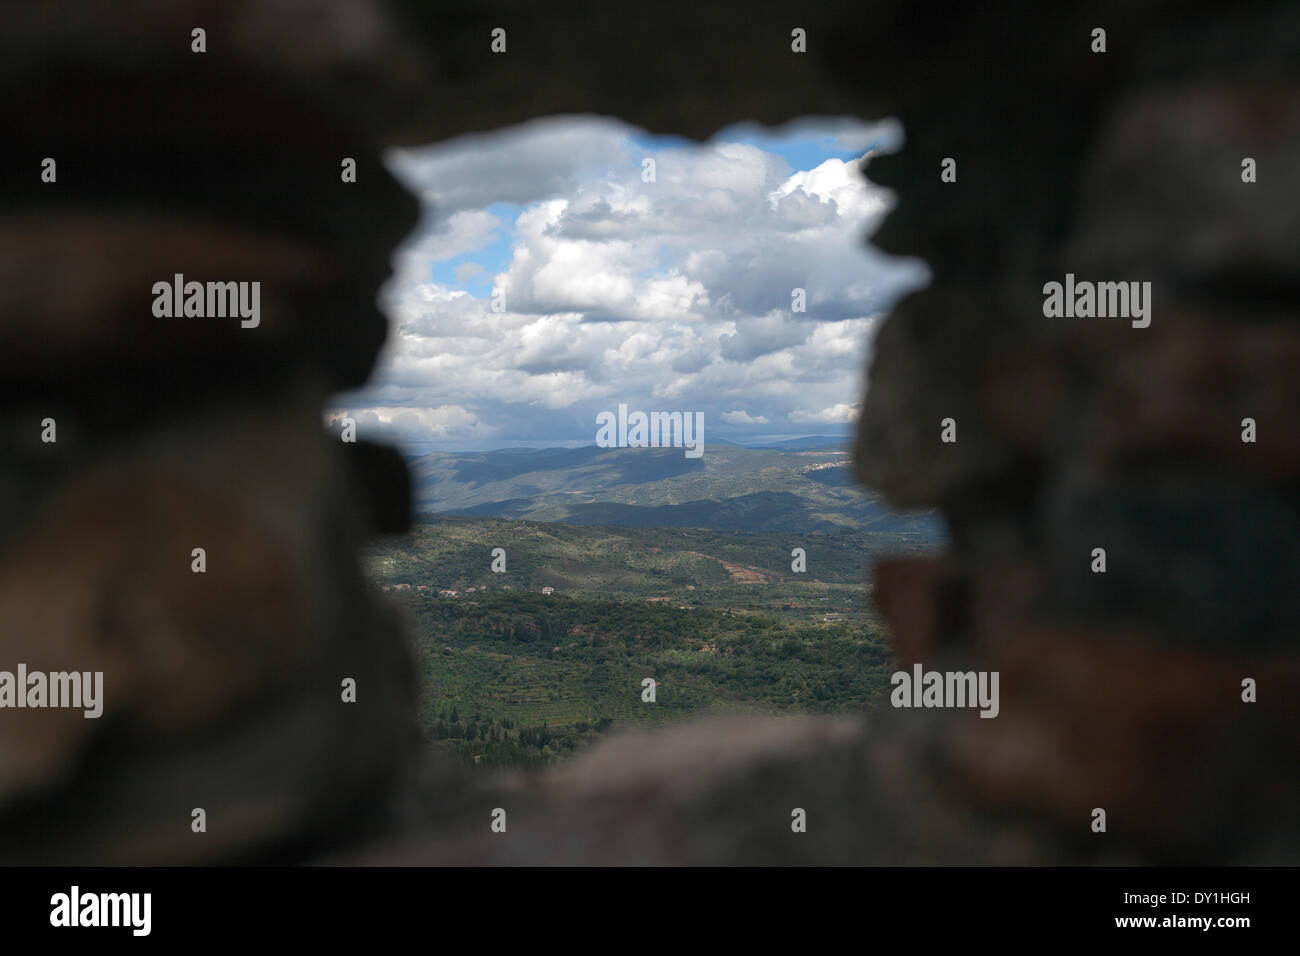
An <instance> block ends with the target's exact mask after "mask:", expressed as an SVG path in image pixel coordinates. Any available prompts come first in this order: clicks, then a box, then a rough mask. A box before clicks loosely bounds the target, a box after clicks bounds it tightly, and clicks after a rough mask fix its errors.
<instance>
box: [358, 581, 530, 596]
mask: <svg viewBox="0 0 1300 956" xmlns="http://www.w3.org/2000/svg"><path fill="white" fill-rule="evenodd" d="M502 587H504V588H505V589H506V590H509V589H510V585H508V584H505V585H502ZM383 589H384V590H385V591H409V590H411V585H409V584H385V585H383ZM415 590H417V591H432V590H433V588H431V587H429V585H427V584H417V585H415ZM486 590H487V587H486V586H482V587H473V588H466V589H465V593H466V594H473V593H474V592H475V591H486ZM460 593H461V592H460V591H458V590H456V589H454V588H442V589H440V590H439V591H438V597H443V598H454V597H460ZM542 593H543V594H554V593H555V588H553V587H544V588H542Z"/></svg>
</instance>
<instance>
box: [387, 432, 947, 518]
mask: <svg viewBox="0 0 1300 956" xmlns="http://www.w3.org/2000/svg"><path fill="white" fill-rule="evenodd" d="M409 467H410V471H411V476H412V484H413V491H414V496H415V507H416V510H417V511H421V512H426V513H428V512H435V513H439V514H452V515H466V516H475V517H496V518H516V519H526V520H530V521H549V522H563V523H566V524H575V525H616V526H624V527H635V528H653V527H668V528H686V527H692V528H717V529H722V530H729V531H792V532H804V533H807V532H812V531H821V532H834V531H869V530H879V531H887V532H889V533H892V534H905V535H908V536H909V537H911V536H915V537H917V538H919V539H924V540H929V539H932V538H935V537H937V536H939V535H941V534H942V531H941V528H940V525H939V522H938V521H937V519H936V518H935V516H934V515H933V514H932V513H929V512H906V513H899V512H894V511H891V510H890V509H889V508H887V507H886V506H885V505H884V503H883V502H882V501H880V499H879V498H878V497H877V496H876V495H873V494H871V493H869V492H867V491H866V490H864V489H862V488H859V487H858V486H856V485H855V484H854V483H853V480H852V476H851V473H850V459H849V451H848V448H847V447H846V446H845V443H844V440H843V439H837V438H828V437H821V436H817V437H810V438H796V439H792V440H789V441H784V442H778V443H775V444H773V445H771V446H768V447H762V448H746V447H742V446H740V445H734V444H730V443H724V442H720V441H711V442H708V443H707V444H706V445H705V450H704V455H703V457H702V458H687V457H685V455H684V454H683V450H682V449H681V448H599V447H596V446H594V445H589V446H586V447H582V448H511V449H503V450H500V451H489V452H438V453H434V454H430V455H424V456H421V457H419V458H415V459H413V460H411V461H410V462H409Z"/></svg>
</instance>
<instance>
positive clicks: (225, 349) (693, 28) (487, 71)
mask: <svg viewBox="0 0 1300 956" xmlns="http://www.w3.org/2000/svg"><path fill="white" fill-rule="evenodd" d="M0 16H2V17H3V22H4V24H5V29H4V30H0V84H2V85H3V94H4V95H3V97H2V98H0V102H3V103H4V104H5V105H4V107H3V109H4V122H5V125H6V128H7V130H8V132H9V133H10V134H11V135H10V136H9V137H8V139H9V142H10V145H9V146H7V147H6V148H5V150H4V163H5V168H4V174H3V177H2V178H0V190H2V191H3V198H4V202H3V207H2V212H0V270H3V276H2V278H3V281H0V302H2V303H3V305H2V311H0V401H2V402H3V404H4V411H3V415H2V416H0V428H2V429H3V435H4V448H5V452H4V455H3V456H2V457H0V491H2V492H3V493H2V494H0V669H6V668H12V667H14V666H15V665H16V664H17V662H19V661H23V662H25V663H26V664H27V665H28V667H29V669H32V670H47V671H55V670H65V669H76V670H102V671H103V672H104V675H105V678H104V683H105V700H104V714H103V716H102V717H101V718H99V719H96V720H87V719H84V718H83V717H82V716H81V714H80V712H77V711H55V710H0V861H3V862H41V863H67V862H72V863H174V862H216V861H250V862H258V861H277V862H279V861H308V860H326V861H330V862H362V863H364V862H404V863H439V862H456V863H475V862H494V863H501V862H506V863H509V862H526V863H544V862H597V863H633V862H650V863H727V862H744V863H937V862H942V863H1010V862H1029V863H1131V862H1201V863H1209V862H1268V863H1290V864H1294V863H1297V862H1300V827H1298V823H1300V821H1298V820H1297V795H1298V794H1300V778H1298V777H1297V769H1296V768H1297V766H1298V765H1300V764H1298V761H1297V757H1300V753H1298V750H1300V747H1298V746H1297V740H1298V739H1300V734H1298V732H1300V713H1298V711H1300V703H1298V701H1300V696H1297V691H1298V690H1300V655H1298V654H1297V653H1296V651H1295V648H1294V638H1295V635H1296V633H1297V624H1300V603H1298V602H1300V596H1298V595H1300V589H1298V588H1297V580H1298V579H1300V575H1298V574H1297V570H1298V568H1300V554H1298V551H1300V544H1298V541H1300V536H1298V535H1297V529H1298V526H1300V520H1298V519H1300V515H1297V500H1298V497H1297V494H1296V491H1297V475H1298V471H1300V425H1298V424H1297V418H1296V409H1297V408H1300V401H1297V398H1298V396H1297V391H1298V390H1300V389H1298V386H1297V382H1298V381H1300V332H1298V331H1297V327H1296V324H1295V316H1296V302H1297V296H1296V295H1295V293H1296V292H1297V291H1300V288H1298V283H1297V276H1298V275H1300V272H1298V271H1297V265H1300V262H1298V260H1300V241H1298V240H1300V228H1297V227H1298V226H1300V222H1298V219H1300V58H1297V57H1296V56H1295V55H1294V42H1293V41H1294V37H1295V36H1297V35H1300V8H1296V7H1295V6H1294V5H1293V4H1287V3H1281V2H1279V3H1267V2H1242V3H1237V4H1233V5H1221V4H1212V3H1173V2H1146V3H1133V2H1123V3H1121V2H1118V0H1114V2H1102V3H1094V4H1075V3H1067V4H1031V3H1027V2H1023V3H1022V2H1011V3H1006V4H1001V5H996V9H989V8H987V7H984V8H970V9H963V10H961V11H960V12H958V11H951V12H949V11H947V10H943V9H933V10H932V9H920V8H918V7H917V6H916V5H915V4H903V3H896V2H888V3H861V4H857V5H852V6H849V5H839V4H834V5H832V4H827V5H825V6H824V8H821V7H814V8H812V9H809V8H808V7H807V6H806V5H805V4H794V3H775V2H764V0H758V2H753V3H745V4H731V3H724V4H687V3H675V2H673V3H656V4H649V5H642V6H634V7H630V8H626V9H625V8H619V7H612V6H610V5H608V4H596V3H592V4H580V3H562V4H536V3H531V2H529V3H525V2H516V3H496V4H471V3H468V2H455V0H453V2H439V3H433V2H429V3H421V2H416V0H407V2H397V0H388V2H385V0H318V2H317V0H127V2H122V3H117V4H111V5H110V4H84V3H81V2H79V0H46V2H43V3H40V4H31V3H27V2H22V0H3V2H0ZM495 27H504V28H505V29H506V30H507V35H508V49H507V52H506V53H505V54H502V55H493V54H492V53H491V52H490V50H489V42H490V36H489V34H490V31H491V30H492V29H493V28H495ZM794 27H803V28H804V29H805V30H806V31H807V36H808V52H807V53H806V54H793V53H791V51H790V31H791V30H792V29H793V28H794ZM1095 27H1102V28H1105V30H1106V31H1107V50H1106V52H1105V53H1094V52H1092V50H1091V45H1092V38H1091V31H1092V30H1093V28H1095ZM194 28H203V29H204V30H205V31H206V44H207V47H206V52H204V53H195V52H193V51H192V49H191V42H192V39H191V31H192V30H193V29H194ZM585 112H594V113H601V114H608V115H613V116H617V117H619V118H621V119H623V120H626V121H628V122H630V123H634V124H637V125H640V126H642V127H644V128H646V129H648V130H650V131H652V132H656V133H670V132H671V133H680V134H684V135H687V136H691V137H694V138H696V139H705V138H707V137H708V136H709V135H710V134H712V133H713V132H714V131H715V130H717V129H719V128H721V127H723V126H726V125H729V124H730V123H733V122H736V121H739V120H743V119H754V120H758V121H761V122H764V123H768V124H777V123H779V122H782V121H784V120H786V119H789V118H793V117H798V116H803V115H811V114H821V115H834V114H843V113H848V114H854V115H856V116H859V117H862V118H865V119H878V118H884V117H887V116H897V117H898V118H899V119H900V120H901V121H902V123H903V127H904V130H905V133H906V145H905V148H904V149H903V150H902V151H901V152H900V153H898V154H896V155H893V156H885V157H878V158H875V159H873V161H872V163H871V165H870V168H869V175H870V176H871V177H872V179H873V180H875V181H876V182H879V183H882V184H884V185H887V186H889V187H890V188H891V189H893V190H894V191H895V192H896V194H897V199H898V205H897V208H896V209H895V210H894V212H893V213H892V214H891V215H890V217H889V218H888V219H887V220H886V222H885V225H884V226H883V228H882V229H881V231H880V232H879V233H878V234H877V235H876V236H874V237H872V239H871V241H872V242H873V243H874V244H875V245H877V246H879V247H881V248H883V249H884V250H886V251H887V252H890V253H893V254H897V255H915V256H920V257H923V258H924V259H925V260H926V262H927V263H928V264H929V266H930V268H931V269H932V270H933V273H934V281H933V283H932V285H931V286H930V287H929V288H928V289H926V290H925V291H922V292H920V293H917V294H914V295H912V296H909V297H908V298H907V299H905V300H904V301H903V302H901V303H900V304H899V305H898V307H897V308H896V309H895V310H894V312H893V314H892V315H891V317H890V318H889V319H888V320H887V322H886V323H885V324H884V326H883V327H882V329H881V331H880V333H879V338H878V340H877V342H876V346H875V358H874V360H873V363H872V367H871V368H870V370H869V380H870V388H869V392H868V394H867V397H866V402H865V407H864V411H863V415H862V418H861V422H860V430H859V440H858V449H857V468H858V475H859V477H860V479H861V480H862V481H863V482H864V483H866V484H869V485H871V486H874V487H876V488H878V489H880V490H882V491H884V492H885V493H886V494H887V495H888V496H889V497H890V498H891V500H893V501H894V502H895V503H896V504H899V505H923V506H934V507H938V508H940V509H941V511H942V513H943V514H944V516H945V518H946V519H947V521H948V524H949V527H950V529H951V537H952V544H951V547H950V549H949V553H948V554H946V555H944V556H943V557H941V558H938V559H934V560H925V561H895V562H886V563H884V564H882V565H881V566H880V567H878V568H877V569H876V571H875V575H874V581H872V582H865V583H864V586H867V587H871V588H873V589H874V593H875V599H876V602H877V604H878V605H879V607H880V608H881V610H882V612H883V613H884V614H885V616H886V618H887V619H888V621H889V623H890V625H891V628H892V631H893V637H894V641H895V647H896V652H897V656H898V658H899V661H900V664H901V665H902V666H904V667H905V668H910V667H911V666H912V664H913V663H915V662H920V663H922V664H924V666H925V667H926V668H927V669H939V670H945V669H962V670H966V669H982V670H997V671H998V672H999V673H1000V674H1001V689H1002V701H1001V712H1000V714H999V716H998V717H997V718H996V719H993V720H981V719H979V718H978V716H977V714H976V713H975V712H972V711H949V710H902V709H900V710H893V709H889V708H886V709H884V710H882V711H881V712H879V713H877V714H875V715H873V716H872V717H871V718H869V719H868V720H865V721H856V720H848V719H835V720H831V719H814V718H802V719H780V720H777V719H753V720H735V719H719V720H711V721H702V722H696V723H692V724H688V725H684V726H680V727H677V728H674V729H671V730H668V731H664V732H658V733H655V734H653V735H629V736H622V737H616V738H613V739H610V740H608V741H606V742H605V743H603V744H601V745H600V746H599V747H598V748H597V749H596V750H595V751H593V752H592V753H590V754H589V755H587V756H586V757H584V758H582V759H580V760H577V761H575V762H572V763H570V764H567V765H565V766H563V767H561V768H558V769H556V770H554V771H552V772H550V773H548V774H546V775H544V776H542V777H541V778H539V779H538V778H527V777H513V776H489V775H486V774H475V773H469V772H467V771H464V770H462V769H459V768H455V767H444V766H439V765H430V764H429V763H428V761H427V760H426V759H424V758H423V757H422V756H421V754H420V751H419V744H418V735H417V734H416V732H415V728H414V699H415V694H416V692H417V689H416V687H415V686H414V678H413V674H412V669H411V667H410V664H409V660H408V652H407V650H406V646H405V643H404V639H403V636H402V634H401V630H400V627H399V625H398V623H397V622H396V621H395V620H394V619H393V616H392V614H391V613H390V612H389V611H388V610H386V609H385V608H384V607H382V606H377V605H376V604H375V603H374V599H373V597H372V596H370V595H369V594H368V593H367V592H366V591H365V590H364V588H363V582H362V578H361V575H360V572H359V568H358V563H357V558H356V555H357V551H358V548H359V546H360V544H361V543H362V542H363V541H364V540H365V539H366V537H367V536H370V535H374V534H379V533H388V532H393V531H398V530H401V529H402V528H403V527H404V526H405V522H406V520H407V518H406V516H407V510H408V503H409V491H408V488H407V484H406V475H405V470H404V467H403V465H402V464H401V461H400V459H399V458H398V457H397V456H396V455H395V453H393V452H391V451H388V450H386V449H382V448H377V447H372V446H367V445H364V444H359V445H356V446H351V445H344V444H343V443H340V442H337V441H331V440H329V439H327V438H326V436H325V433H324V429H323V426H322V421H321V408H322V403H323V402H324V401H325V399H326V398H327V397H328V396H329V395H330V394H331V393H332V392H334V391H337V390H340V389H342V388H347V387H351V386H355V385H357V384H359V383H361V382H362V381H364V380H365V378H366V376H367V374H368V373H369V370H370V368H371V367H372V365H373V362H374V360H375V356H376V354H377V352H378V349H379V347H380V346H381V344H382V342H383V339H384V335H385V328H386V325H385V321H384V319H383V317H382V316H381V315H380V314H379V313H378V311H377V309H376V306H375V294H376V291H377V289H378V287H379V285H380V283H381V282H382V281H383V279H384V277H385V276H386V274H387V270H388V257H389V254H390V253H391V251H392V250H393V248H394V247H395V246H396V244H397V243H398V241H399V240H400V239H401V238H402V236H403V235H404V234H405V233H406V232H407V231H408V230H409V229H410V228H411V227H412V226H413V225H414V222H415V216H416V202H415V199H414V198H413V197H411V196H409V195H407V194H405V193H404V192H403V191H402V190H401V189H400V188H399V187H398V186H397V185H396V183H395V182H394V181H393V180H392V179H391V177H390V176H389V175H388V174H387V173H386V172H385V171H384V170H383V167H382V166H381V164H380V156H381V152H382V150H383V148H384V147H386V146H389V145H396V144H401V145H406V144H416V143H425V142H433V141H437V140H441V139H445V138H448V137H451V136H454V135H457V134H460V133H464V132H469V131H477V130H487V129H493V128H498V127H501V126H505V125H510V124H513V123H517V122H520V121H523V120H525V119H528V118H532V117H535V116H539V115H546V114H555V113H585ZM47 157H49V158H53V159H54V160H55V161H56V163H57V167H56V168H57V178H56V179H55V181H54V182H44V181H42V175H41V174H42V161H43V160H44V159H45V158H47ZM345 157H350V158H354V159H355V160H356V162H357V169H358V175H357V181H356V182H355V183H343V182H342V181H341V178H340V163H341V161H342V160H343V159H344V158H345ZM945 157H952V158H954V159H956V161H957V170H958V176H957V181H956V182H951V183H946V182H942V181H941V180H940V162H941V160H942V159H943V158H945ZM1245 157H1251V158H1253V159H1254V160H1255V161H1256V164H1257V170H1258V172H1257V181H1256V182H1253V183H1244V182H1243V181H1242V176H1241V168H1242V167H1241V163H1242V159H1243V158H1245ZM1067 272H1069V273H1075V274H1077V275H1078V276H1079V277H1080V278H1081V279H1098V280H1116V281H1120V280H1122V281H1150V282H1151V283H1152V287H1153V297H1152V303H1153V308H1152V322H1151V325H1150V327H1148V328H1144V329H1138V328H1132V327H1130V325H1129V323H1128V322H1124V321H1116V320H1105V319H1077V320H1070V319H1049V318H1045V317H1044V315H1043V312H1042V288H1043V284H1044V283H1045V282H1048V281H1060V280H1061V279H1062V277H1063V276H1064V274H1065V273H1067ZM175 273H182V274H186V275H189V276H193V277H195V278H200V279H207V278H212V277H213V276H220V277H222V278H230V279H246V280H259V281H261V283H262V313H261V321H260V325H259V326H258V327H257V328H256V329H245V328H241V326H240V323H239V322H238V321H236V320H230V319H162V318H157V317H155V316H154V315H153V314H152V313H151V311H150V304H151V302H152V296H151V295H150V294H149V291H148V290H149V289H150V287H151V285H152V283H153V282H155V281H158V280H168V279H170V278H171V277H172V276H173V274H175ZM946 418H951V419H953V420H954V421H955V423H956V429H957V441H956V442H953V443H946V442H943V441H941V439H940V423H941V421H942V420H943V419H946ZM1244 418H1251V419H1253V420H1254V421H1255V423H1256V430H1257V434H1256V440H1255V441H1254V442H1250V443H1247V442H1243V441H1242V437H1241V435H1242V424H1241V423H1242V419H1244ZM46 419H53V420H54V421H55V423H56V428H57V441H54V442H50V441H43V440H42V435H43V433H45V432H46V426H45V425H44V424H43V423H44V422H45V420H46ZM200 547H201V548H203V549H205V552H206V562H207V570H206V571H205V572H204V573H202V574H199V573H195V572H193V571H192V570H191V563H192V560H193V558H192V549H194V548H200ZM1097 547H1103V548H1105V549H1106V553H1107V561H1108V567H1107V571H1106V573H1105V574H1094V573H1092V571H1091V569H1090V565H1091V562H1092V560H1093V559H1092V556H1091V555H1092V551H1093V549H1094V548H1097ZM349 677H350V678H353V679H355V680H356V681H357V685H358V698H357V703H355V704H342V703H341V702H340V692H339V688H340V682H341V681H342V680H343V679H344V678H349ZM1245 678H1253V679H1254V680H1255V681H1257V684H1258V700H1257V702H1255V703H1245V702H1243V700H1242V681H1243V679H1245ZM198 807H202V808H204V809H205V811H206V813H207V816H208V828H207V832H206V833H202V834H196V833H194V832H192V830H191V812H192V810H193V809H194V808H198ZM497 807H501V808H505V809H507V811H508V813H509V819H510V824H509V831H508V833H507V834H505V835H502V834H494V833H491V832H490V830H489V827H488V824H489V820H490V816H489V815H490V813H491V811H492V810H493V809H494V808H497ZM795 807H800V808H804V809H805V810H806V811H807V815H808V821H809V822H808V831H807V832H806V833H802V834H794V833H792V832H791V828H790V819H791V810H792V808H795ZM1098 807H1100V808H1104V809H1106V810H1107V814H1108V828H1107V832H1106V833H1104V834H1099V833H1094V832H1092V829H1091V827H1090V823H1091V819H1092V818H1091V812H1092V810H1093V809H1094V808H1098Z"/></svg>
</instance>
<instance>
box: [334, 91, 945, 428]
mask: <svg viewBox="0 0 1300 956" xmlns="http://www.w3.org/2000/svg"><path fill="white" fill-rule="evenodd" d="M901 143H902V135H901V131H900V130H899V128H898V126H897V124H895V123H885V124H877V125H870V124H866V123H863V122H861V121H858V120H852V119H823V120H816V121H813V120H805V121H802V122H800V123H796V124H790V125H787V126H785V127H782V128H780V129H765V128H763V127H760V126H756V125H742V126H736V127H732V128H730V129H727V130H723V131H722V132H720V133H719V134H718V135H716V136H715V137H714V138H713V139H712V140H710V141H709V142H708V143H702V144H701V143H694V142H692V141H690V140H685V139H679V138H675V137H663V136H652V135H650V134H648V133H646V132H644V131H642V130H639V129H637V128H635V127H632V126H628V125H626V124H624V123H621V122H618V121H616V120H612V119H605V118H599V117H592V116H573V117H552V118H548V119H545V120H537V121H534V122H531V123H527V124H524V125H521V126H517V127H513V128H510V129H507V130H499V131H496V132H493V133H489V134H482V135H473V136H464V137H459V138H457V139H454V140H449V141H447V142H444V143H439V144H436V145H434V146H426V147H420V148H418V149H406V150H394V151H391V152H390V153H389V154H388V156H387V157H386V162H387V164H388V166H389V169H390V170H391V171H392V172H393V174H394V175H395V176H396V177H397V178H398V179H399V180H400V181H401V182H402V183H403V184H404V185H405V186H406V187H407V188H408V189H410V190H411V191H412V192H413V193H415V194H416V195H418V196H419V197H420V199H421V206H422V209H423V215H422V217H421V221H420V223H419V225H418V226H417V227H416V229H415V230H414V231H413V232H412V234H411V235H410V236H409V237H408V238H407V240H406V241H405V242H404V243H403V244H402V246H401V247H400V248H399V249H398V250H397V252H396V253H395V254H394V258H393V276H392V278H391V279H390V281H389V282H388V283H387V284H386V285H385V286H384V288H383V289H382V290H381V292H380V303H381V306H382V307H383V308H384V310H385V312H386V313H387V314H388V316H389V318H390V323H391V326H392V327H391V329H390V332H389V338H388V341H387V343H386V344H385V347H384V349H383V351H382V353H381V355H380V359H379V363H378V366H377V368H376V370H375V372H374V374H373V375H372V377H371V380H370V382H369V383H368V384H367V385H366V386H365V387H364V388H362V389H359V390H357V391H353V392H349V393H346V394H343V395H339V396H336V397H335V399H334V401H333V402H332V407H331V409H330V411H329V412H328V413H327V419H329V420H331V421H337V420H338V419H341V418H342V417H344V416H347V417H351V418H352V419H354V420H355V422H356V432H357V437H359V438H364V439H368V440H372V441H380V442H385V443H388V444H397V445H400V446H402V447H403V449H404V450H405V451H407V452H408V453H410V454H420V453H427V452H430V451H462V450H464V451H469V450H487V449H491V448H505V447H514V446H521V445H531V446H536V447H541V446H547V445H568V446H576V445H590V444H593V443H594V442H595V438H596V431H597V426H596V417H597V415H598V414H599V413H600V412H601V411H606V410H608V411H614V412H617V409H618V406H619V405H620V404H625V405H627V406H628V409H629V410H630V411H635V410H641V411H645V412H651V411H667V412H671V411H681V412H690V413H697V412H698V413H702V414H703V416H704V423H705V442H706V444H707V442H708V440H709V439H710V438H724V439H726V440H728V441H733V442H738V443H740V444H759V443H762V442H766V441H774V440H780V439H784V438H791V437H798V436H803V435H845V436H847V435H848V434H849V433H850V431H851V428H852V422H853V419H854V417H855V415H856V412H857V408H858V403H859V402H860V401H861V397H862V394H863V390H864V382H865V378H864V376H865V370H866V363H867V361H868V359H869V356H870V342H871V338H872V336H873V335H874V332H875V329H876V327H877V326H878V325H879V323H880V321H881V320H882V318H883V315H882V313H883V312H884V310H886V309H887V308H888V307H889V306H890V305H891V304H892V303H893V302H894V301H895V300H896V299H897V298H898V297H899V296H900V295H902V294H903V293H905V292H907V291H910V290H911V289H914V288H918V287H919V286H921V285H923V284H924V283H925V282H926V281H927V278H928V274H927V272H926V270H925V267H924V265H923V264H922V263H920V262H919V261H917V260H907V259H898V258H892V257H888V256H885V255H884V254H883V253H880V252H879V251H876V250H873V249H871V248H870V247H868V246H866V245H865V244H864V243H863V241H862V240H863V237H864V236H865V235H869V234H870V233H871V232H874V230H875V229H876V227H877V226H878V225H879V223H880V221H881V219H882V218H883V216H884V215H886V214H887V213H888V211H889V209H890V207H891V205H892V202H893V197H892V195H891V194H890V193H889V192H888V191H887V190H884V189H880V188H877V187H874V186H872V185H871V184H870V182H869V181H868V180H867V179H866V178H864V176H863V174H862V170H863V169H864V168H865V167H866V164H867V163H868V162H869V157H870V153H871V151H873V150H874V151H876V152H882V151H892V150H894V149H897V148H899V147H900V146H901ZM646 160H653V161H654V170H653V171H654V177H653V181H646V180H647V179H648V165H649V164H647V163H646ZM796 288H802V289H804V290H805V298H806V311H804V312H795V311H793V309H792V292H793V290H794V289H796ZM494 298H495V301H494Z"/></svg>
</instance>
